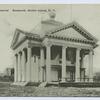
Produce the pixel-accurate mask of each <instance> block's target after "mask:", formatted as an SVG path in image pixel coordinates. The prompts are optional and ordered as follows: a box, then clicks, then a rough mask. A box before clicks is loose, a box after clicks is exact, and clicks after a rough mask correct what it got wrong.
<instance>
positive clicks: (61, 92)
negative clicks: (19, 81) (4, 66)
mask: <svg viewBox="0 0 100 100" xmlns="http://www.w3.org/2000/svg"><path fill="white" fill-rule="evenodd" d="M0 96H17V97H18V96H20V97H23V96H28V97H29V96H33V97H34V96H35V97H37V96H53V97H54V96H70V97H72V96H100V88H75V87H66V88H65V87H54V86H50V87H44V88H40V87H35V86H25V87H22V86H12V85H10V84H9V83H0Z"/></svg>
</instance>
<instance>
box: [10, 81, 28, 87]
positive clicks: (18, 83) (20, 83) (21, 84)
mask: <svg viewBox="0 0 100 100" xmlns="http://www.w3.org/2000/svg"><path fill="white" fill-rule="evenodd" d="M27 84H28V82H14V83H12V84H11V85H19V86H26V85H27Z"/></svg>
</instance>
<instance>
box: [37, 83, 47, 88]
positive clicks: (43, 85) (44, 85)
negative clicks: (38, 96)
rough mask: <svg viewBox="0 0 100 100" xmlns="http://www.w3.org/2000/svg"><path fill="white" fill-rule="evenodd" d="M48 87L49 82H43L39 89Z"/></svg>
mask: <svg viewBox="0 0 100 100" xmlns="http://www.w3.org/2000/svg"><path fill="white" fill-rule="evenodd" d="M46 85H47V82H42V83H41V84H40V85H39V87H46Z"/></svg>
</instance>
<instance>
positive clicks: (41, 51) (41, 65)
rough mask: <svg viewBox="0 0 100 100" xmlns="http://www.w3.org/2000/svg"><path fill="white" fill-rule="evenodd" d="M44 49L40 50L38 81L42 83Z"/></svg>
mask: <svg viewBox="0 0 100 100" xmlns="http://www.w3.org/2000/svg"><path fill="white" fill-rule="evenodd" d="M43 66H44V49H43V47H42V48H41V49H40V81H41V82H42V81H43Z"/></svg>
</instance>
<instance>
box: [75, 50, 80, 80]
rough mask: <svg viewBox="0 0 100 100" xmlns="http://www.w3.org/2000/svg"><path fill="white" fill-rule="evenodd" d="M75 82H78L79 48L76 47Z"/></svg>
mask: <svg viewBox="0 0 100 100" xmlns="http://www.w3.org/2000/svg"><path fill="white" fill-rule="evenodd" d="M75 82H80V48H77V49H76V66H75Z"/></svg>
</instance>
